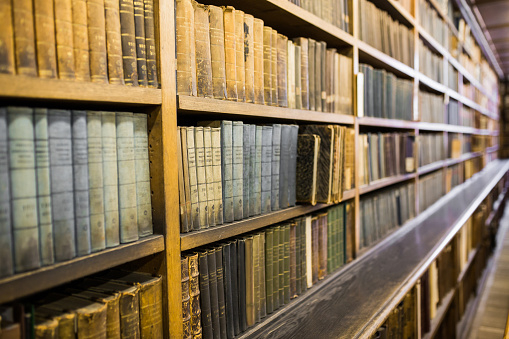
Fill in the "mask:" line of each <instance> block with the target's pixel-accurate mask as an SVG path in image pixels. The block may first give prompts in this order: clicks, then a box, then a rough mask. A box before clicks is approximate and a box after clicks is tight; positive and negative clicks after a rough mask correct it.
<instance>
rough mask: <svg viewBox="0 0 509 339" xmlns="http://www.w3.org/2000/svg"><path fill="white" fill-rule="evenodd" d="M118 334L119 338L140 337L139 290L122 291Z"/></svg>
mask: <svg viewBox="0 0 509 339" xmlns="http://www.w3.org/2000/svg"><path fill="white" fill-rule="evenodd" d="M119 309H120V334H121V337H127V336H132V337H134V338H139V337H140V311H139V310H140V293H139V289H138V288H136V289H133V290H132V291H127V292H126V291H124V292H123V293H122V295H121V297H120V302H119Z"/></svg>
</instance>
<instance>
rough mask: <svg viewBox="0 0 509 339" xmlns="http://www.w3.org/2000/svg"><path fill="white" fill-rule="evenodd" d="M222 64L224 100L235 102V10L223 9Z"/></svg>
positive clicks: (231, 8) (236, 92)
mask: <svg viewBox="0 0 509 339" xmlns="http://www.w3.org/2000/svg"><path fill="white" fill-rule="evenodd" d="M223 18H224V63H225V74H226V99H227V100H231V101H237V99H238V88H237V51H236V47H235V45H236V42H237V41H236V39H235V8H233V7H231V6H228V7H223Z"/></svg>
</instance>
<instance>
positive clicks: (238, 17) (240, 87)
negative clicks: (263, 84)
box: [234, 9, 246, 102]
mask: <svg viewBox="0 0 509 339" xmlns="http://www.w3.org/2000/svg"><path fill="white" fill-rule="evenodd" d="M234 21H235V25H234V29H235V70H236V82H237V101H240V102H245V101H246V71H245V61H244V12H243V11H240V10H238V9H236V10H235V12H234Z"/></svg>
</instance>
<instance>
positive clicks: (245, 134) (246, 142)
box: [242, 124, 252, 219]
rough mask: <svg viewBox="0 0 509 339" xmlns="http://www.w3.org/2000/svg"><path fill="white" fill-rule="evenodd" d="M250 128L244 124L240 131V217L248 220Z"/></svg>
mask: <svg viewBox="0 0 509 339" xmlns="http://www.w3.org/2000/svg"><path fill="white" fill-rule="evenodd" d="M251 126H252V125H249V124H244V125H243V126H242V127H243V131H242V139H243V142H242V153H243V155H242V159H243V163H242V182H243V187H242V190H243V201H242V205H243V207H242V211H243V212H242V215H243V218H244V219H246V218H249V214H250V212H249V205H250V199H249V197H250V194H251V192H250V191H251V189H250V188H251V185H250V183H251V178H250V176H251V136H250V131H251Z"/></svg>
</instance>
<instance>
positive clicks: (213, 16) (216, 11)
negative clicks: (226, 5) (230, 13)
mask: <svg viewBox="0 0 509 339" xmlns="http://www.w3.org/2000/svg"><path fill="white" fill-rule="evenodd" d="M209 30H210V55H211V66H212V94H213V96H214V98H215V99H225V98H226V74H225V45H224V22H223V10H222V9H221V8H220V7H217V6H212V5H211V6H209Z"/></svg>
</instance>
